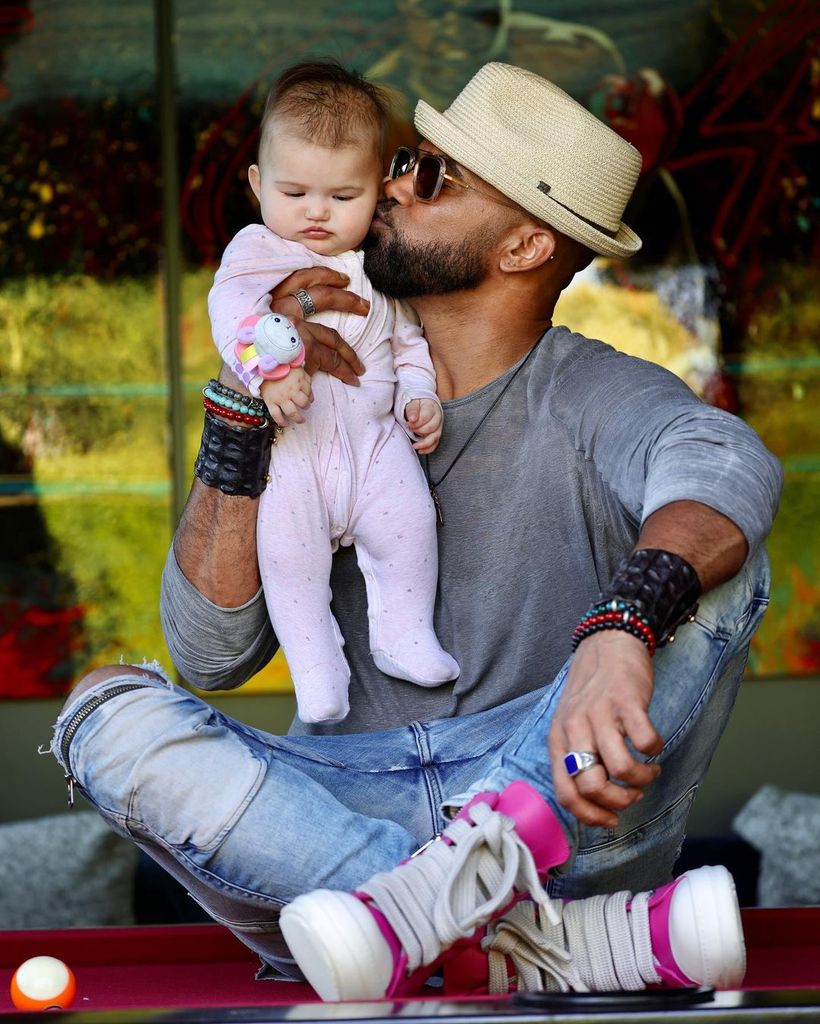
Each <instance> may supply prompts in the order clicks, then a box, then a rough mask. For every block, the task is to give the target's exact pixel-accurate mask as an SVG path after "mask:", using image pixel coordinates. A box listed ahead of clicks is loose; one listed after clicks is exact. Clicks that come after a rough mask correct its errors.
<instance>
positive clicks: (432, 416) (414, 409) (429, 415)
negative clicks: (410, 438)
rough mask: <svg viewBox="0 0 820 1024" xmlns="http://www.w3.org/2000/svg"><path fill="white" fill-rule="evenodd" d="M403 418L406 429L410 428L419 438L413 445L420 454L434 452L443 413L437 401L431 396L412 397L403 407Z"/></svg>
mask: <svg viewBox="0 0 820 1024" xmlns="http://www.w3.org/2000/svg"><path fill="white" fill-rule="evenodd" d="M404 419H405V422H406V423H407V428H408V430H412V431H413V433H414V434H417V435H418V436H419V437H420V438H421V440H420V441H416V442H414V444H413V447H414V448H415V449H416V451H417V452H418V453H419V454H420V455H429V454H430V452H434V451H435V450H436V447H437V446H438V443H439V441H440V440H441V429H442V427H443V426H444V415H443V414H442V411H441V406H440V405H439V404H438V402H434V401H433V399H432V398H414V399H413V400H412V401H411V402H408V403H407V405H406V406H405V407H404Z"/></svg>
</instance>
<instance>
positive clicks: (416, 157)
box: [387, 146, 521, 210]
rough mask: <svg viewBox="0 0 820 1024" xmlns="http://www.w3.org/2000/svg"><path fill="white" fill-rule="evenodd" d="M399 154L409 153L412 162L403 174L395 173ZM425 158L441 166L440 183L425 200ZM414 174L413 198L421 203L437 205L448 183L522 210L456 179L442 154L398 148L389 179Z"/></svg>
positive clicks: (393, 179) (502, 204)
mask: <svg viewBox="0 0 820 1024" xmlns="http://www.w3.org/2000/svg"><path fill="white" fill-rule="evenodd" d="M399 153H409V154H410V157H411V161H410V164H409V166H408V167H407V168H406V169H405V170H404V171H402V172H401V174H396V173H394V168H395V164H396V158H397V157H398V155H399ZM422 158H424V159H427V160H435V161H436V163H437V164H438V166H439V174H438V181H437V182H436V187H435V189H434V190H433V194H432V196H431V197H430V198H429V199H425V198H424V197H423V196H420V195H419V193H418V186H417V182H418V172H419V162H420V160H421V159H422ZM411 171H412V172H413V198H414V199H415V200H416V201H417V202H419V203H435V202H436V200H437V199H438V197H439V196H440V195H441V189H442V187H443V185H444V183H445V182H446V183H447V184H448V185H456V186H458V188H463V189H468V190H469V191H470V192H476V193H477V194H478V195H480V196H483V197H484V198H485V199H489V200H490V202H492V203H499V204H500V205H501V206H508V207H509V208H510V209H511V210H520V209H521V207H520V206H519V205H518V203H514V202H513V201H512V200H511V199H503V198H501V196H491V195H490V193H489V192H485V191H484V190H483V189H480V188H476V187H475V185H470V184H468V182H466V181H462V180H461V179H460V178H456V177H454V176H453V175H452V174H450V173H449V172H448V171H447V159H446V157H443V156H442V155H441V154H440V153H430V152H428V151H427V150H426V149H416V148H414V147H413V146H398V147H397V148H396V152H395V153H394V154H393V157H392V159H391V161H390V170H389V171H388V175H387V176H388V178H389V179H390V181H396V180H397V179H398V178H403V177H404V176H405V174H409V173H410V172H411Z"/></svg>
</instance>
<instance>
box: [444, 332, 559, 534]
mask: <svg viewBox="0 0 820 1024" xmlns="http://www.w3.org/2000/svg"><path fill="white" fill-rule="evenodd" d="M545 333H546V332H545ZM543 337H544V335H543V334H542V335H541V338H543ZM541 338H539V339H538V341H536V343H535V344H534V345H533V346H532V348H531V349H530V350H529V352H528V353H527V354H526V355H525V356H524V358H523V359H522V360H521V362H520V363H519V364H518V366H517V367H516V368H515V370H514V371H513V373H512V375H511V376H510V379H509V380H508V381H507V383H506V384H505V385H504V387H503V388H502V389H501V390H500V391H499V392H498V394H497V395H496V396H495V398H494V399H493V401H492V404H491V405H490V408H489V409H488V410H487V411H486V412H485V413H484V415H483V416H482V417H481V419H480V420H479V421H478V423H476V425H475V427H474V428H473V430H472V433H471V434H470V436H469V437H468V438H467V440H466V441H465V442H464V444H463V445H462V446H461V447H460V448H459V450H458V451H457V452H456V454H455V458H454V459H453V460H452V462H451V463H450V465H449V466H448V467H447V469H445V470H444V472H443V473H442V474H441V476H440V477H439V478H438V480H436V481H433V479H432V477H431V476H430V456H429V455H425V456H424V475H425V477H426V478H427V486H428V487H429V488H430V497H431V498H432V499H433V504H434V505H435V506H436V518H437V519H438V525H439V526H444V511H443V509H442V507H441V499H440V498H439V496H438V488H439V487H440V486H441V485H442V484H443V483H444V481H445V480H446V479H447V477H448V476H449V475H450V470H451V469H452V468H453V466H455V464H456V463H457V462H458V460H459V459H460V458H461V456H462V455H463V454H464V453H465V452H466V451H467V449H468V448H469V447H470V445H471V444H472V443H473V439H474V438H475V436H476V434H477V433H478V432H479V430H481V428H482V427H483V426H484V424H485V423H486V422H487V420H488V418H489V416H490V413H491V412H492V411H493V409H495V407H496V406H497V405H498V403H499V402H500V401H501V399H502V398H503V397H504V395H505V394H506V393H507V389H508V388H509V387H510V385H511V384H512V382H513V381H514V380H515V378H516V377H517V376H518V374H519V373H520V372H521V371H522V370H523V369H524V367H525V366H526V365H527V363H528V362H529V359H530V356H531V355H532V354H533V352H534V351H535V350H536V349H537V348H538V346H539V345H540V343H541Z"/></svg>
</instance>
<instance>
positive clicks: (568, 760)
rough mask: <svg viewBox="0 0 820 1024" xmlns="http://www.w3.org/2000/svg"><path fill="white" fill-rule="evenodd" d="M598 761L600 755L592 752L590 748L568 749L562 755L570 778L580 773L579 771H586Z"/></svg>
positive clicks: (599, 760)
mask: <svg viewBox="0 0 820 1024" xmlns="http://www.w3.org/2000/svg"><path fill="white" fill-rule="evenodd" d="M600 763H601V759H600V757H598V755H597V754H593V753H592V751H591V750H570V752H569V753H568V754H567V755H566V756H565V757H564V767H565V768H566V770H567V775H569V777H570V778H572V777H573V776H575V775H580V774H581V772H585V771H588V770H589V769H590V768H594V767H595V765H596V764H600Z"/></svg>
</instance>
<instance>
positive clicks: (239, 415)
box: [202, 397, 268, 427]
mask: <svg viewBox="0 0 820 1024" xmlns="http://www.w3.org/2000/svg"><path fill="white" fill-rule="evenodd" d="M202 404H203V405H204V406H205V408H206V409H207V410H208V412H212V413H215V414H216V415H217V416H223V417H224V418H225V419H227V420H233V421H234V422H236V423H244V424H245V425H246V426H249V427H264V426H266V425H267V422H268V419H267V417H266V416H254V415H253V414H251V413H244V412H237V411H236V410H235V409H226V408H225V406H224V405H217V403H216V402H212V401H211V400H210V398H205V397H203V399H202Z"/></svg>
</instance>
